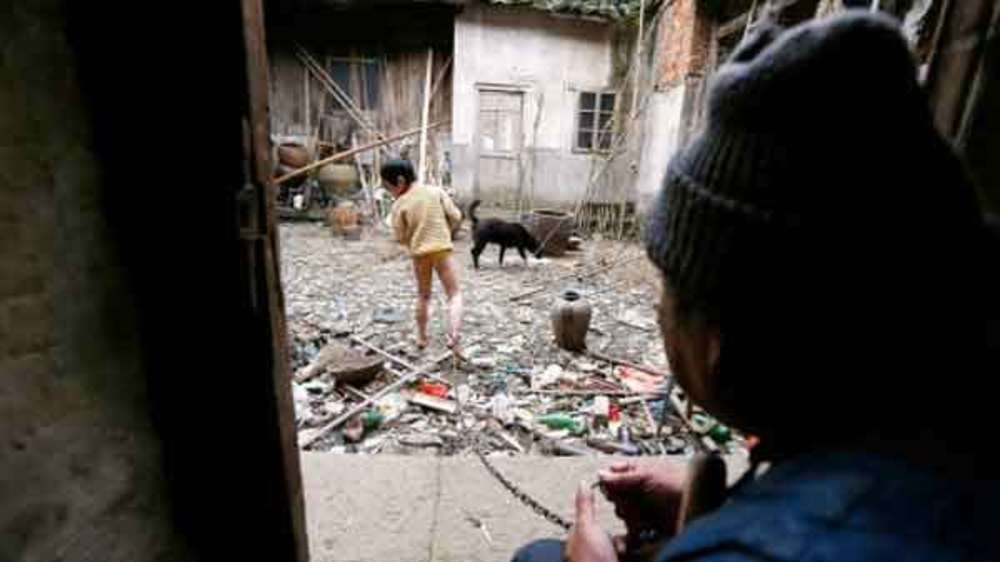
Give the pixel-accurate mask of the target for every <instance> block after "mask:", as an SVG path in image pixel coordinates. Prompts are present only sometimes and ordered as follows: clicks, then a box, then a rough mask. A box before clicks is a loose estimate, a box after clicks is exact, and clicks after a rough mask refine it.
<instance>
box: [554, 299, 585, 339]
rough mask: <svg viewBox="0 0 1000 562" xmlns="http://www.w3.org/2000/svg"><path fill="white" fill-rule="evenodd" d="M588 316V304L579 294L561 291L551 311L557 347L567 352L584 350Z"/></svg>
mask: <svg viewBox="0 0 1000 562" xmlns="http://www.w3.org/2000/svg"><path fill="white" fill-rule="evenodd" d="M590 315H591V307H590V304H588V303H587V302H585V301H584V300H583V299H582V298H581V296H580V293H578V292H576V291H572V290H567V291H563V293H562V295H561V298H560V299H559V302H558V303H556V306H555V308H553V309H552V331H553V332H554V333H555V336H556V343H557V344H558V345H559V347H561V348H563V349H565V350H568V351H583V350H584V349H586V347H587V330H589V329H590Z"/></svg>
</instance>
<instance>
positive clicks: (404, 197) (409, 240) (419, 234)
mask: <svg viewBox="0 0 1000 562" xmlns="http://www.w3.org/2000/svg"><path fill="white" fill-rule="evenodd" d="M379 173H380V175H381V176H382V182H383V185H385V188H386V189H388V190H389V192H390V193H392V196H393V198H394V199H395V200H396V201H395V202H394V203H393V205H392V229H393V232H394V233H395V235H396V240H398V241H399V243H400V244H402V245H403V246H405V247H406V248H407V250H409V252H410V257H411V258H413V273H414V275H415V276H416V278H417V347H419V348H420V349H424V348H425V347H427V319H428V308H429V306H430V300H431V275H432V272H434V271H436V272H437V276H438V279H440V280H441V284H442V285H443V286H444V292H445V295H446V296H447V298H448V341H447V345H448V348H449V349H451V350H452V351H454V352H455V354H456V357H461V353H460V349H459V332H460V330H461V328H462V291H461V289H460V288H459V286H458V270H457V268H456V266H455V260H454V258H453V257H452V247H453V246H452V243H451V233H452V231H453V230H454V229H455V228H456V227H457V226H458V224H459V223H460V222H461V220H462V212H461V211H460V210H459V209H458V207H457V206H455V203H454V202H453V201H452V200H451V198H450V197H448V195H447V194H446V193H445V192H444V191H442V190H441V189H439V188H437V187H432V186H427V185H419V184H417V183H415V182H416V175H415V174H414V172H413V165H412V164H410V162H409V161H407V160H390V161H388V162H386V163H385V164H383V165H382V169H381V170H380V171H379Z"/></svg>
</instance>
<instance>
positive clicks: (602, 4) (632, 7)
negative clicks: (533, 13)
mask: <svg viewBox="0 0 1000 562" xmlns="http://www.w3.org/2000/svg"><path fill="white" fill-rule="evenodd" d="M486 1H487V3H489V4H493V5H508V6H529V7H531V8H534V9H536V10H544V11H546V12H553V13H559V14H575V15H580V16H594V17H600V18H606V19H611V20H624V19H628V18H631V17H633V16H635V15H637V14H638V13H639V2H640V0H486ZM647 3H649V2H648V0H647Z"/></svg>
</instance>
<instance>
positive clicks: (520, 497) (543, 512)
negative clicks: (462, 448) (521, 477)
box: [473, 443, 572, 531]
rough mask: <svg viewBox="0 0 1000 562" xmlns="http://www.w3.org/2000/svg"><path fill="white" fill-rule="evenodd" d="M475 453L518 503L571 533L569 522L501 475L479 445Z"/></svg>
mask: <svg viewBox="0 0 1000 562" xmlns="http://www.w3.org/2000/svg"><path fill="white" fill-rule="evenodd" d="M473 451H475V452H476V456H478V457H479V460H480V461H482V463H483V466H484V467H486V471H487V472H489V473H490V474H492V475H493V477H494V478H496V479H497V481H498V482H500V484H502V485H503V487H504V488H506V489H507V491H508V492H510V493H511V495H513V496H514V497H515V498H517V501H519V502H521V503H522V504H524V505H525V506H526V507H527V508H528V509H530V510H531V511H534V512H535V514H536V515H538V516H540V517H541V518H542V519H545V520H546V521H548V522H549V523H552V524H553V525H556V526H558V527H561V528H562V529H563V530H564V531H569V529H570V527H572V524H571V523H570V522H569V521H567V520H565V519H563V518H562V517H561V516H560V515H559V514H558V513H556V512H554V511H552V510H551V509H549V508H547V507H545V506H544V505H542V504H541V503H539V502H538V500H536V499H535V498H533V497H531V496H530V495H528V493H527V492H525V491H524V490H522V489H520V488H518V487H517V485H516V484H514V483H513V482H511V481H510V480H508V479H507V477H505V476H504V475H503V473H501V472H500V470H498V469H497V467H496V466H494V465H493V463H491V462H490V460H489V459H488V458H487V457H486V454H485V453H483V451H482V449H481V447H480V446H479V444H478V443H477V444H476V446H474V447H473Z"/></svg>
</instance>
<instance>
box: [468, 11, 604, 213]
mask: <svg viewBox="0 0 1000 562" xmlns="http://www.w3.org/2000/svg"><path fill="white" fill-rule="evenodd" d="M613 39H614V29H613V27H612V26H611V25H610V24H608V23H603V22H594V21H589V20H583V19H579V18H572V17H555V16H552V15H550V14H547V13H544V12H540V11H537V10H530V9H511V8H506V9H501V8H489V7H485V6H482V5H481V4H479V3H478V2H472V3H470V4H469V5H468V6H467V7H466V9H465V10H464V11H463V12H462V13H461V14H459V15H458V16H457V17H456V19H455V59H454V82H453V84H454V92H453V96H454V97H453V109H452V111H453V113H452V115H453V117H452V120H453V125H452V126H453V129H452V135H453V137H452V138H453V146H454V154H453V159H454V160H453V164H454V179H453V184H454V185H455V186H456V188H457V190H458V193H459V195H460V197H461V198H462V199H464V200H471V198H472V197H473V196H474V188H475V184H476V169H477V153H476V148H477V147H476V142H475V140H476V128H477V111H478V91H477V85H494V86H505V87H510V88H514V89H516V90H518V91H522V92H523V95H524V98H523V99H524V109H523V118H522V131H523V147H524V148H523V153H522V157H521V167H522V174H521V175H522V180H521V183H522V187H523V189H524V191H525V193H526V194H527V193H532V192H533V195H534V200H535V202H536V204H538V205H553V206H567V205H570V204H572V203H573V202H575V201H576V199H577V198H578V197H579V196H580V195H581V194H582V193H583V190H584V189H585V187H586V184H587V180H588V178H589V176H590V170H591V165H592V162H593V161H594V158H593V157H591V156H589V155H587V154H583V153H577V152H574V151H573V144H574V138H573V136H574V133H575V131H574V129H575V126H576V116H575V111H576V107H577V95H578V92H579V91H580V90H601V89H604V88H607V87H608V86H609V85H610V81H611V78H612V49H613ZM536 123H537V128H536V126H535V125H536ZM516 190H517V188H516V186H513V185H512V186H510V187H509V188H505V189H494V190H483V191H482V192H481V193H480V194H479V196H480V197H481V198H483V199H484V200H485V201H490V202H503V203H508V204H509V203H511V202H512V201H513V200H514V198H515V197H516V195H517V193H516Z"/></svg>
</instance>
